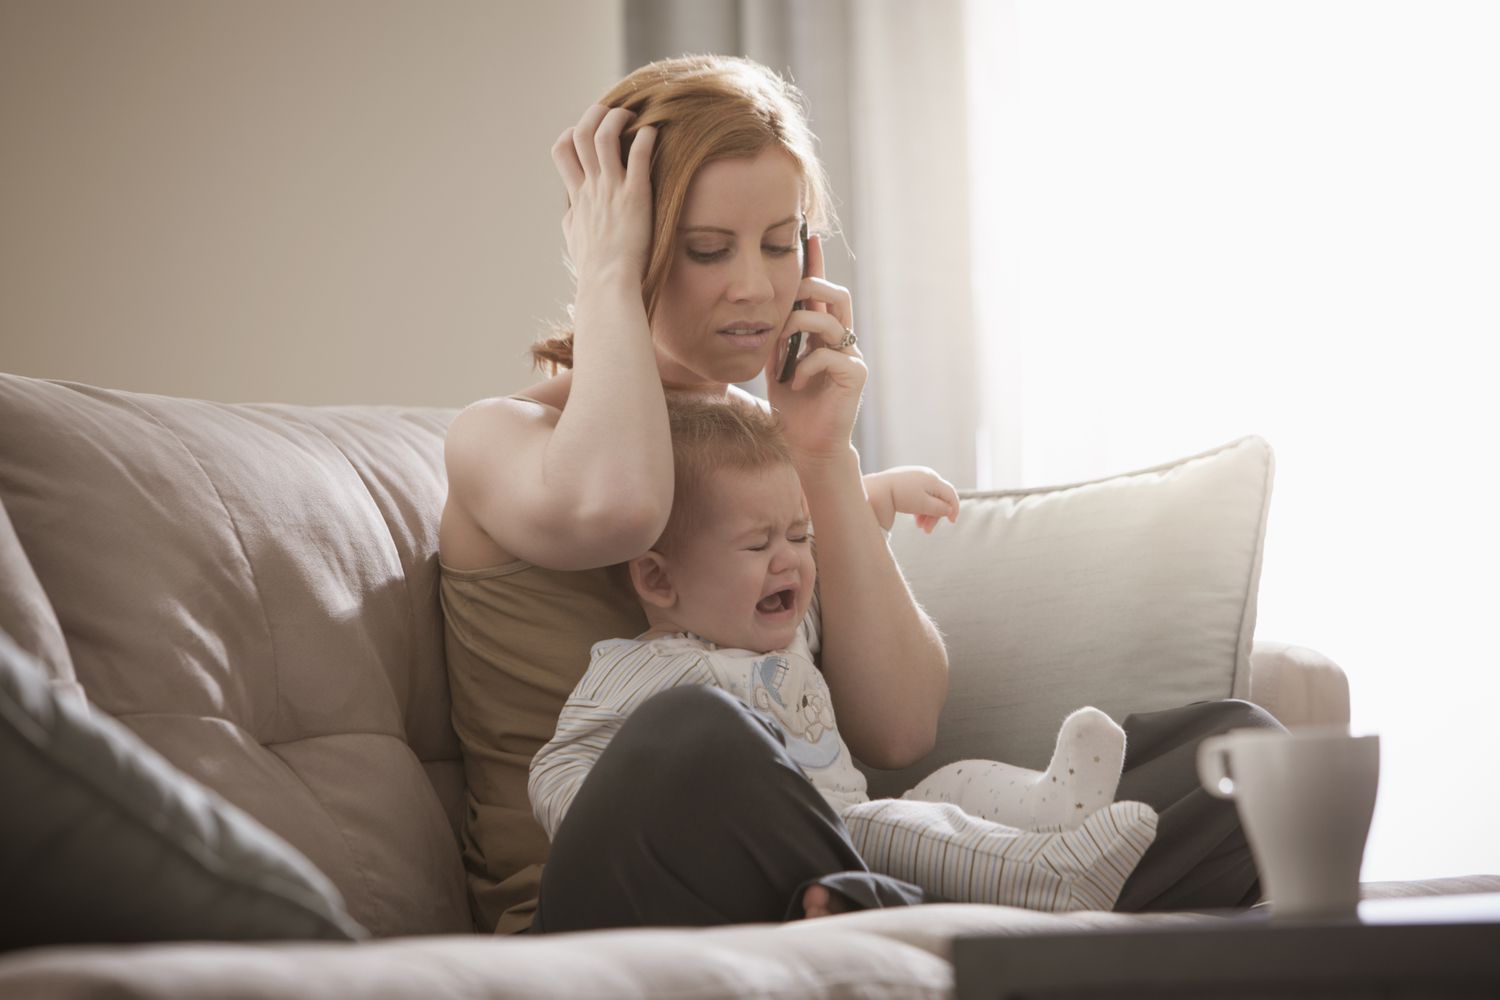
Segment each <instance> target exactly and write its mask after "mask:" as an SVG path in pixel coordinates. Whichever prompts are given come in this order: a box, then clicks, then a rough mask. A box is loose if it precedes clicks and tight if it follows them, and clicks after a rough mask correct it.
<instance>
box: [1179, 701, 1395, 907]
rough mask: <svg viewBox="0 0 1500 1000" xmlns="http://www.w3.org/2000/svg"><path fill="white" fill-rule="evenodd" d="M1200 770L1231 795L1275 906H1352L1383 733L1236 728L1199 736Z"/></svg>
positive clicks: (1218, 790) (1213, 786)
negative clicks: (1360, 734)
mask: <svg viewBox="0 0 1500 1000" xmlns="http://www.w3.org/2000/svg"><path fill="white" fill-rule="evenodd" d="M1198 778H1199V780H1201V781H1202V782H1203V787H1204V788H1206V789H1207V790H1208V791H1209V793H1210V794H1213V795H1216V796H1218V797H1219V798H1221V799H1233V800H1234V801H1235V804H1236V806H1237V807H1238V809H1239V813H1240V823H1241V824H1242V825H1243V826H1244V828H1245V838H1246V839H1247V840H1248V841H1249V842H1250V851H1251V853H1252V854H1253V855H1254V857H1255V867H1256V870H1257V871H1258V872H1259V873H1260V881H1261V890H1262V892H1263V893H1265V895H1266V896H1268V897H1269V898H1270V902H1271V912H1272V914H1273V915H1275V916H1278V917H1280V916H1291V917H1320V916H1339V915H1352V914H1353V913H1354V912H1355V909H1356V907H1357V906H1358V904H1359V869H1360V864H1361V862H1362V861H1363V860H1364V854H1365V839H1366V838H1367V837H1368V836H1369V833H1370V817H1371V816H1372V815H1373V814H1374V812H1375V790H1376V788H1377V786H1378V785H1379V782H1380V737H1379V736H1351V735H1349V733H1348V732H1347V731H1346V730H1345V729H1344V728H1343V727H1309V728H1306V729H1298V730H1296V731H1294V732H1281V731H1280V730H1270V729H1237V730H1232V731H1230V732H1228V733H1225V734H1224V735H1222V736H1210V737H1208V738H1207V739H1205V740H1203V741H1202V742H1201V743H1199V744H1198Z"/></svg>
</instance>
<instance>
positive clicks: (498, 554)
mask: <svg viewBox="0 0 1500 1000" xmlns="http://www.w3.org/2000/svg"><path fill="white" fill-rule="evenodd" d="M561 380H562V376H559V377H558V378H552V379H548V380H546V381H545V382H539V383H537V384H536V385H533V386H529V387H527V388H526V389H523V390H521V391H520V392H516V393H512V394H510V395H507V396H490V397H487V398H485V399H479V400H476V401H474V402H472V403H470V404H469V405H468V406H466V407H464V408H463V409H462V410H461V411H459V413H458V416H456V417H454V419H453V422H452V423H451V424H449V426H448V433H447V436H446V439H445V441H444V448H443V452H444V464H445V465H446V467H447V473H448V498H447V501H446V503H445V504H444V506H443V517H442V521H441V524H440V526H439V531H438V549H439V553H440V555H441V557H442V560H443V563H444V564H445V565H446V566H448V567H449V568H451V569H477V568H486V567H489V566H494V565H499V564H502V563H505V562H509V561H511V560H512V559H513V558H514V557H513V556H512V555H511V553H509V552H508V551H507V550H506V549H505V548H504V547H503V546H501V545H500V544H499V542H498V541H497V540H496V539H495V537H494V535H493V534H492V533H491V531H490V530H486V528H485V526H484V522H485V521H486V520H487V518H486V517H485V515H484V512H485V509H486V507H487V506H488V505H487V503H486V497H487V495H492V494H493V492H494V490H495V489H496V484H495V479H496V476H497V474H498V475H499V476H502V477H503V476H504V475H505V474H506V473H507V472H508V471H510V470H509V469H508V464H507V463H496V462H495V456H496V455H497V454H505V453H522V452H524V451H526V450H527V447H528V445H532V446H535V445H537V444H538V443H539V442H540V441H541V440H542V439H544V438H545V437H546V436H547V435H549V434H550V433H551V432H552V430H553V429H554V428H555V427H556V426H557V421H558V418H559V417H560V416H561V415H562V406H563V405H564V404H565V403H566V402H567V389H566V386H559V385H558V384H557V383H558V382H559V381H561ZM516 471H518V472H519V471H520V470H516ZM492 527H493V526H492Z"/></svg>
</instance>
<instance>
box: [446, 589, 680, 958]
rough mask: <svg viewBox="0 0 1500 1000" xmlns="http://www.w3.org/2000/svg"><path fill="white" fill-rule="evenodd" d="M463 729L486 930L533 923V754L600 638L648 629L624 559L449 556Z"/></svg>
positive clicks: (471, 865) (455, 679) (536, 869)
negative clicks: (590, 563) (575, 565)
mask: <svg viewBox="0 0 1500 1000" xmlns="http://www.w3.org/2000/svg"><path fill="white" fill-rule="evenodd" d="M438 565H439V570H440V573H441V580H440V583H439V596H440V598H441V601H442V606H443V621H444V625H443V637H444V640H445V642H446V647H447V661H448V686H449V689H450V691H451V693H452V697H453V728H454V730H455V731H456V732H457V734H458V740H459V744H460V745H461V747H462V749H463V760H464V777H465V784H466V785H467V788H468V791H467V796H468V798H467V803H466V804H467V807H468V808H467V810H466V812H465V817H464V826H463V860H464V869H465V872H466V875H467V881H468V889H469V906H470V909H471V910H472V911H473V913H474V917H475V920H476V921H478V922H479V924H480V926H482V927H491V928H494V931H495V933H497V934H514V933H517V932H519V931H524V930H526V929H527V928H528V927H530V926H531V918H532V914H533V912H534V911H535V909H536V899H537V887H538V885H539V884H540V882H541V874H542V864H543V863H544V862H545V861H546V860H547V846H548V841H547V837H546V834H545V833H543V832H542V828H541V826H540V825H538V823H537V821H536V820H535V818H533V816H532V814H531V802H530V800H529V799H528V798H527V796H526V780H527V776H528V772H529V770H530V767H531V759H532V758H533V757H535V756H536V753H537V751H538V750H540V749H541V748H542V746H543V745H544V744H546V742H547V741H548V740H550V739H551V738H552V736H553V734H554V732H555V731H556V729H557V719H558V716H559V715H561V714H562V707H563V703H564V702H565V701H567V698H568V695H569V694H571V693H572V691H573V688H574V687H575V686H577V684H578V681H579V679H580V678H581V677H582V676H583V672H584V671H585V670H586V669H587V668H588V665H589V653H590V650H591V649H592V648H593V645H594V643H596V642H599V641H601V640H604V639H616V638H621V637H631V636H636V635H640V634H641V633H642V632H644V631H646V630H647V629H648V628H649V627H650V626H649V624H648V623H647V621H646V615H645V613H644V612H643V611H642V610H641V608H640V605H639V604H638V603H637V602H636V599H635V592H634V590H633V589H632V588H631V585H630V578H629V575H628V573H627V572H626V570H625V567H624V566H609V567H604V568H602V569H592V570H552V569H543V568H542V567H540V566H535V565H533V564H531V563H528V562H522V561H516V562H511V563H506V564H505V565H502V566H495V567H491V568H487V569H475V570H458V569H450V568H449V567H447V566H445V565H443V564H442V563H441V561H440V562H439V564H438Z"/></svg>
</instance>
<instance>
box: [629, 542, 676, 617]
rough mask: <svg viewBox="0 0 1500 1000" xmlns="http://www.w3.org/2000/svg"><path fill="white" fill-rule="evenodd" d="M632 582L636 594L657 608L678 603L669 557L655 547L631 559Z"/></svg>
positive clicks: (668, 606)
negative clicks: (669, 572) (668, 562)
mask: <svg viewBox="0 0 1500 1000" xmlns="http://www.w3.org/2000/svg"><path fill="white" fill-rule="evenodd" d="M630 582H631V583H632V584H634V586H635V592H636V596H638V597H639V598H640V599H641V600H642V601H644V602H645V603H647V604H650V605H652V606H653V607H657V608H670V607H671V606H672V605H674V604H676V603H677V591H676V590H674V589H673V587H672V580H671V577H670V575H669V574H668V571H667V557H666V556H664V555H662V554H661V553H660V552H657V551H656V550H655V549H653V550H651V551H650V552H647V553H646V554H645V555H639V556H636V557H635V558H634V559H632V560H630Z"/></svg>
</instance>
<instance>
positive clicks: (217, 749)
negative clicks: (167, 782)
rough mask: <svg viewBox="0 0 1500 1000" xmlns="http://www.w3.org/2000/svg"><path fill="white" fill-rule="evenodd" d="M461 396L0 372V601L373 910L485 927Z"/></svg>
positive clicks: (26, 634) (388, 921)
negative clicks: (456, 604)
mask: <svg viewBox="0 0 1500 1000" xmlns="http://www.w3.org/2000/svg"><path fill="white" fill-rule="evenodd" d="M456 412H457V411H456V410H448V409H437V408H414V407H380V406H358V407H302V406H293V405H281V404H223V403H212V402H203V401H198V400H190V399H178V398H171V397H166V396H157V395H148V394H141V393H131V392H123V391H117V390H109V389H101V388H95V387H92V386H87V385H80V384H75V383H69V382H60V381H48V380H41V379H31V378H24V377H20V376H14V375H3V374H0V503H3V511H0V515H4V516H0V570H3V573H4V577H5V584H4V590H3V591H0V596H4V598H5V599H6V601H7V611H6V612H5V615H6V620H5V621H3V622H0V625H4V626H6V627H7V630H8V631H12V630H13V631H14V633H16V634H14V635H13V638H15V639H16V641H17V642H18V643H19V644H20V645H21V646H22V647H23V648H26V649H27V650H28V651H29V652H32V653H33V654H35V655H37V656H38V658H39V659H40V660H41V661H42V662H43V663H44V664H45V665H46V666H47V667H48V668H49V669H50V670H51V671H52V672H53V674H54V677H53V682H54V685H55V686H58V687H62V688H69V687H70V686H71V681H72V675H73V674H74V673H76V677H77V681H78V683H79V684H81V686H82V689H83V691H84V692H86V694H87V698H88V700H89V702H90V703H91V704H92V705H93V706H94V707H96V708H97V709H99V710H102V711H104V712H107V713H108V714H110V715H111V716H114V717H115V718H117V719H119V720H120V721H121V722H123V723H124V724H125V725H127V726H128V727H130V729H132V730H133V731H134V732H135V733H136V734H137V735H139V736H140V737H141V738H142V739H143V740H145V742H147V743H148V744H150V745H151V746H152V747H153V748H155V749H156V750H157V751H159V752H160V753H161V754H162V755H163V756H165V757H166V758H167V759H168V760H170V761H171V762H172V763H173V764H175V765H176V766H177V767H178V768H180V769H181V770H182V771H184V772H186V773H187V774H189V775H191V776H192V777H194V778H196V779H198V780H199V781H201V782H202V783H204V784H205V785H207V786H209V787H211V788H213V789H214V790H216V791H217V792H219V793H220V794H221V795H223V796H224V797H225V798H226V799H228V800H229V801H231V802H233V803H234V804H236V805H238V806H240V807H241V808H243V809H245V810H246V811H247V812H249V813H250V814H251V815H253V816H255V817H256V818H257V819H259V820H260V821H261V822H263V823H264V824H265V825H266V826H268V827H269V828H270V829H272V830H273V831H275V832H276V833H278V834H280V835H281V836H282V837H284V838H285V839H286V840H287V841H289V842H290V843H291V844H292V845H293V846H295V847H297V848H298V849H299V850H301V851H302V852H303V853H304V854H306V855H307V856H308V857H309V858H310V859H311V860H312V861H313V862H314V863H315V864H316V865H317V866H318V867H319V868H321V869H322V870H323V871H324V872H325V873H327V874H328V876H329V877H330V878H331V879H332V880H333V881H334V883H335V884H336V885H337V886H338V888H339V890H340V891H341V892H342V893H343V895H344V899H345V902H346V904H347V906H348V909H349V912H350V913H351V915H353V916H354V917H355V919H357V920H359V921H360V922H361V923H363V924H364V925H365V926H366V927H368V928H369V929H370V930H371V931H372V932H374V933H375V934H377V935H390V934H405V933H438V932H452V931H468V930H471V929H472V928H473V924H472V920H471V918H470V916H469V911H468V906H467V904H466V902H465V898H464V886H463V873H462V864H461V861H460V854H459V846H458V834H457V830H458V826H459V820H460V817H461V814H462V808H463V772H462V765H461V763H460V760H459V750H458V743H457V740H456V738H455V737H454V734H453V729H452V725H451V723H450V721H449V700H448V688H447V677H446V673H445V669H444V662H443V629H442V618H441V608H440V605H439V602H438V596H437V525H438V516H437V512H438V511H440V510H441V509H442V504H443V499H444V496H445V493H446V477H445V474H444V469H443V436H444V433H445V432H446V429H447V426H448V423H449V421H451V420H452V418H453V417H454V415H455V414H456ZM7 521H8V524H9V528H11V529H13V531H12V530H5V529H6V527H7V525H6V522H7ZM372 873H378V877H374V876H373V875H372Z"/></svg>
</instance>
